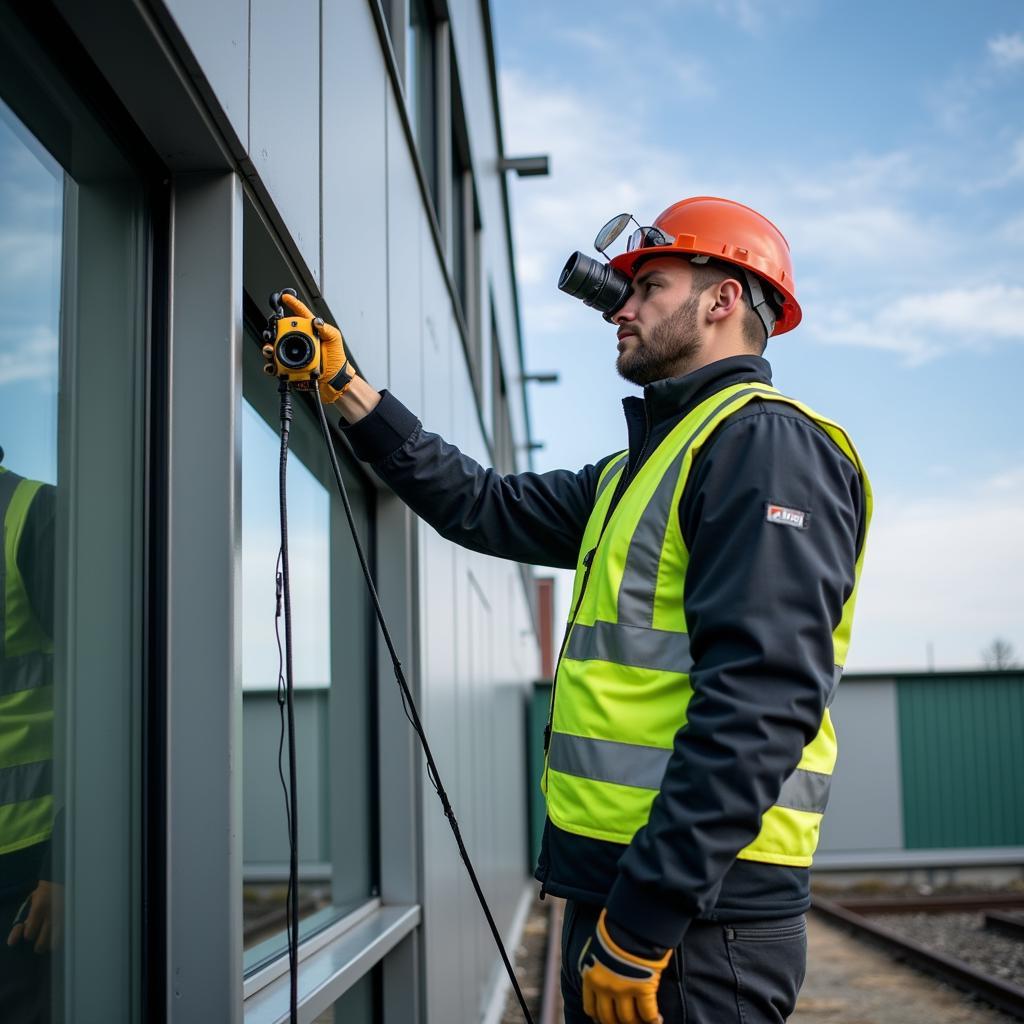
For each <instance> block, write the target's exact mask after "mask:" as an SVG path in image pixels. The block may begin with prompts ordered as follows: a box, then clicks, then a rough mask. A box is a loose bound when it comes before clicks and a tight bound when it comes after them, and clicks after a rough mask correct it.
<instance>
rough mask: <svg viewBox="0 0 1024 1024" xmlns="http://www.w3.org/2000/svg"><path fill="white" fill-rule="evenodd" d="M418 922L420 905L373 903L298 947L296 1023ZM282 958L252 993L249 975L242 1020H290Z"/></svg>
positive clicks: (254, 1023)
mask: <svg viewBox="0 0 1024 1024" xmlns="http://www.w3.org/2000/svg"><path fill="white" fill-rule="evenodd" d="M352 916H353V917H354V916H357V915H352ZM346 920H350V919H346ZM342 923H344V922H339V924H342ZM419 923H420V908H419V906H418V905H415V904H414V905H411V906H410V905H399V906H377V907H375V908H374V909H373V910H372V911H371V912H370V913H369V914H366V915H363V916H359V919H358V920H357V921H355V922H354V923H352V925H351V927H348V928H346V929H345V930H344V931H342V932H341V933H340V934H337V935H336V936H335V937H334V938H332V939H330V940H329V941H327V942H323V941H322V939H321V944H320V945H319V948H316V949H315V950H312V951H309V950H307V949H306V948H305V945H306V944H303V946H300V947H299V1021H300V1022H309V1021H314V1020H316V1018H317V1017H318V1016H319V1015H320V1014H322V1013H323V1012H324V1011H325V1010H326V1009H328V1007H330V1006H331V1005H333V1004H334V1003H335V1002H337V1000H338V999H340V998H341V996H343V995H344V994H345V992H346V991H348V989H349V988H351V986H352V985H354V984H355V983H356V982H357V981H358V980H359V979H360V978H361V977H362V976H363V975H364V974H366V973H367V971H369V970H370V969H371V968H372V967H373V966H374V965H375V964H376V963H378V962H379V961H380V960H382V959H383V958H384V957H385V956H386V955H387V954H388V953H389V952H390V951H391V950H392V949H394V947H395V946H397V945H398V943H399V942H401V941H402V939H404V938H405V936H406V935H408V934H409V932H411V931H412V930H413V929H414V928H415V927H416V926H417V925H418V924H419ZM328 932H331V933H333V929H329V930H328ZM312 941H313V940H311V942H312ZM281 960H283V961H284V963H283V964H279V969H278V970H275V971H274V972H273V973H274V974H275V975H276V977H274V979H273V980H272V981H269V982H268V983H266V984H263V985H261V986H260V987H258V988H256V990H255V991H253V988H254V986H255V985H256V984H257V978H250V979H247V981H246V985H245V988H246V992H247V995H246V998H245V1002H244V1004H243V1006H244V1011H243V1012H244V1015H245V1024H283V1022H286V1021H287V1020H288V994H289V987H288V973H287V957H286V956H285V957H282V958H281ZM278 963H279V962H278ZM268 972H269V969H268ZM259 973H260V976H262V977H266V976H267V975H266V973H265V972H259ZM248 992H252V994H251V995H249V994H248Z"/></svg>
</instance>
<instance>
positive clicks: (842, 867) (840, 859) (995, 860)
mask: <svg viewBox="0 0 1024 1024" xmlns="http://www.w3.org/2000/svg"><path fill="white" fill-rule="evenodd" d="M1022 862H1024V846H984V847H977V848H974V847H965V848H962V849H961V848H954V847H947V848H939V847H937V848H934V849H933V848H923V849H914V850H849V851H840V850H835V851H832V850H830V851H826V852H823V853H822V852H819V853H816V854H815V856H814V868H813V870H814V871H861V870H863V871H868V870H875V871H881V870H900V869H903V870H906V869H909V868H955V867H994V866H999V865H1011V866H1012V865H1017V864H1020V863H1022Z"/></svg>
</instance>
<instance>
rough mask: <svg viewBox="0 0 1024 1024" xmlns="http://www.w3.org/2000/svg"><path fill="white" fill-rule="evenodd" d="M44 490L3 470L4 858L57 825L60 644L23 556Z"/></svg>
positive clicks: (0, 688)
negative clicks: (37, 604)
mask: <svg viewBox="0 0 1024 1024" xmlns="http://www.w3.org/2000/svg"><path fill="white" fill-rule="evenodd" d="M41 486H42V484H40V483H38V482H37V481H35V480H26V479H24V477H21V476H18V474H17V473H12V472H10V471H9V470H5V469H4V468H3V467H2V466H0V523H2V524H3V531H4V537H3V551H2V554H0V590H2V595H0V597H2V600H0V854H4V853H12V852H13V851H15V850H20V849H23V848H24V847H27V846H32V845H33V844H35V843H39V842H42V841H43V840H44V839H47V838H48V837H49V835H50V833H51V831H52V828H53V643H52V641H51V639H50V637H48V636H47V635H46V632H45V631H44V630H43V628H42V626H41V625H40V624H39V622H38V621H37V620H36V617H35V614H34V613H33V611H32V605H31V602H30V601H29V597H28V591H27V590H26V589H25V581H24V580H23V579H22V576H21V573H20V572H19V570H18V557H17V556H18V547H19V545H20V543H21V534H22V531H23V530H24V527H25V520H26V519H27V517H28V510H29V506H30V505H31V504H32V499H33V498H34V497H35V495H36V492H37V491H38V490H39V488H40V487H41ZM43 554H44V557H45V555H47V554H49V552H46V553H43Z"/></svg>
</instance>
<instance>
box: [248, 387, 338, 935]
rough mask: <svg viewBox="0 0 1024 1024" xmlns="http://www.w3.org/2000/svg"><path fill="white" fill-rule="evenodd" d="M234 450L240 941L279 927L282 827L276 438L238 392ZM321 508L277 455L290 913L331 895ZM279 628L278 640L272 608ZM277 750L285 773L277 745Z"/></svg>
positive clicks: (302, 469) (284, 854) (314, 493)
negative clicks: (286, 596) (238, 562)
mask: <svg viewBox="0 0 1024 1024" xmlns="http://www.w3.org/2000/svg"><path fill="white" fill-rule="evenodd" d="M242 453H243V454H242V587H243V617H242V687H243V747H244V758H245V761H244V763H245V775H244V805H243V820H244V823H245V828H244V847H243V857H244V862H245V889H244V892H243V906H244V926H243V942H244V946H245V948H246V949H249V948H251V947H253V946H255V945H257V944H259V943H260V942H262V941H264V940H265V939H267V938H270V937H272V936H274V935H276V934H277V933H279V932H280V931H281V929H282V928H283V925H284V901H285V892H286V886H287V878H288V832H287V826H286V819H285V805H284V792H283V789H282V786H281V781H280V779H279V777H278V747H279V743H280V737H281V708H280V706H279V703H278V673H279V664H280V659H279V654H278V640H277V635H276V634H275V609H276V589H275V573H276V567H277V554H278V548H279V546H280V525H279V518H278V517H279V513H278V463H279V453H280V441H279V438H278V436H277V435H276V434H275V432H274V430H273V429H272V428H271V427H270V425H269V424H268V423H267V422H266V421H265V420H264V419H263V418H262V417H261V416H260V415H259V413H257V412H256V410H255V409H254V408H253V407H252V406H251V405H250V404H249V403H248V402H244V403H243V413H242ZM328 520H329V498H328V493H327V490H326V488H325V487H324V486H323V484H321V483H320V481H319V480H317V479H316V478H315V477H314V476H313V474H312V473H311V472H310V471H309V469H308V468H307V467H306V466H305V465H303V463H302V460H301V459H300V458H298V457H297V456H296V454H295V452H294V451H293V452H292V453H291V455H290V457H289V460H288V552H289V564H290V578H291V603H292V638H293V650H294V654H293V665H294V673H295V723H296V751H297V760H298V807H299V860H300V863H301V866H302V870H301V872H300V876H301V877H300V886H299V916H300V918H304V917H307V916H308V915H310V914H312V913H315V912H317V911H319V910H322V909H323V908H325V907H328V906H330V903H331V876H330V864H329V860H330V849H329V835H328V831H327V828H326V814H325V803H326V793H325V788H326V785H327V779H326V774H327V773H326V758H327V751H326V748H325V740H326V734H325V723H326V714H327V710H326V709H327V698H328V694H327V690H328V687H329V685H330V632H329V622H330V599H329V593H328V576H327V573H326V571H325V566H326V564H327V557H326V556H327V552H328V550H329V547H330V545H329V537H328V528H329V521H328ZM279 628H280V636H281V643H282V645H283V643H284V621H283V619H282V620H281V622H280V624H279ZM283 758H284V764H285V766H286V767H285V773H286V774H287V752H285V753H284V754H283Z"/></svg>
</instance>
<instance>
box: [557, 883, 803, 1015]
mask: <svg viewBox="0 0 1024 1024" xmlns="http://www.w3.org/2000/svg"><path fill="white" fill-rule="evenodd" d="M600 913H601V908H600V907H595V906H591V905H589V904H586V903H576V902H575V901H573V900H569V901H567V902H566V905H565V916H564V917H563V919H562V1001H563V1003H564V1004H565V1024H590V1018H589V1017H587V1016H586V1015H585V1014H584V1013H583V986H582V984H581V982H580V974H579V958H580V952H581V951H582V949H583V946H584V944H585V943H586V941H587V939H588V938H589V936H591V935H592V934H593V933H594V928H595V926H596V925H597V918H598V916H599V915H600ZM806 966H807V927H806V922H805V920H804V916H803V914H800V915H799V916H797V917H785V918H780V919H776V920H763V921H748V922H744V923H742V924H739V923H737V924H718V923H716V922H713V921H694V922H693V923H692V924H691V925H690V927H689V928H688V929H687V932H686V935H685V936H684V938H683V949H682V956H680V955H679V951H678V950H677V951H676V953H675V955H674V956H673V957H672V959H671V960H670V961H669V965H668V967H667V968H666V969H665V972H664V973H663V974H662V976H661V986H660V987H659V989H658V1009H659V1010H660V1011H661V1015H662V1016H663V1017H664V1018H665V1024H784V1022H785V1021H786V1019H787V1018H788V1017H789V1015H790V1014H791V1013H792V1012H793V1009H794V1007H795V1006H796V997H797V994H798V993H799V991H800V986H801V985H802V984H803V981H804V971H805V969H806Z"/></svg>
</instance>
